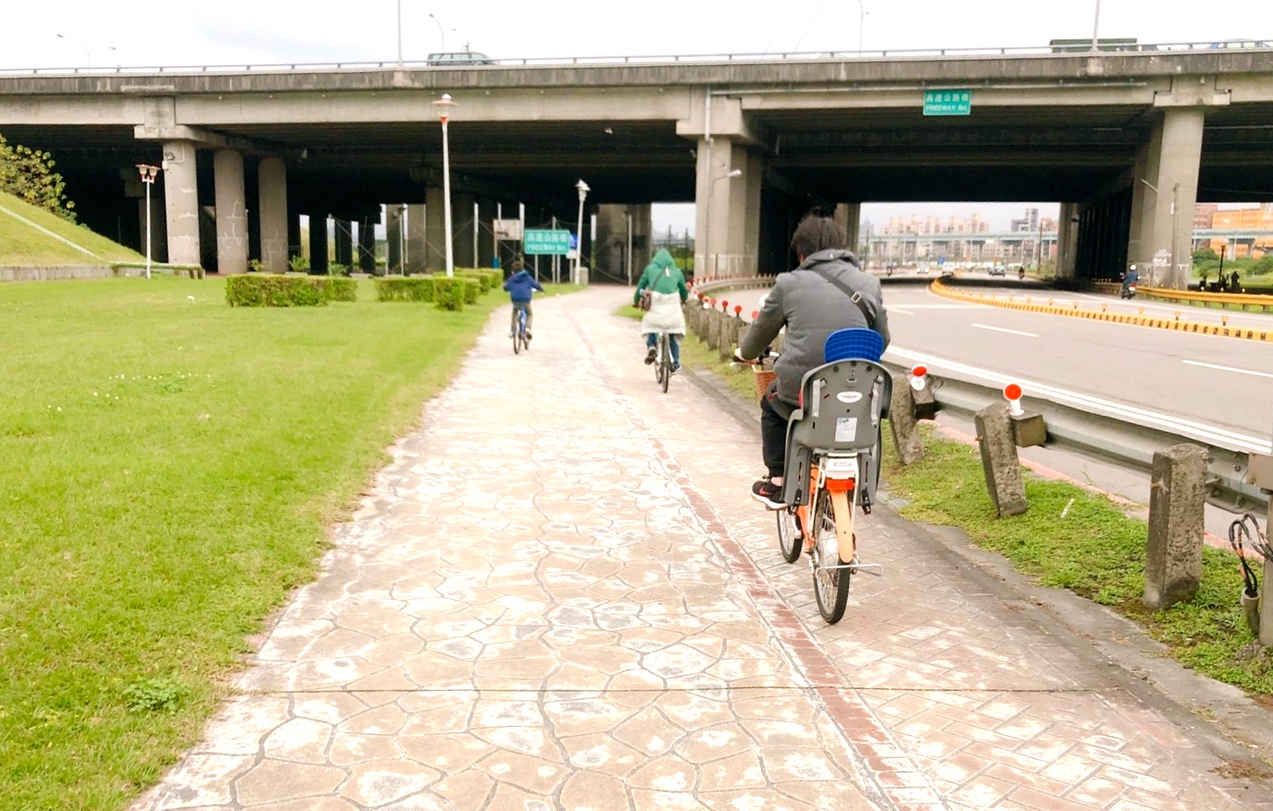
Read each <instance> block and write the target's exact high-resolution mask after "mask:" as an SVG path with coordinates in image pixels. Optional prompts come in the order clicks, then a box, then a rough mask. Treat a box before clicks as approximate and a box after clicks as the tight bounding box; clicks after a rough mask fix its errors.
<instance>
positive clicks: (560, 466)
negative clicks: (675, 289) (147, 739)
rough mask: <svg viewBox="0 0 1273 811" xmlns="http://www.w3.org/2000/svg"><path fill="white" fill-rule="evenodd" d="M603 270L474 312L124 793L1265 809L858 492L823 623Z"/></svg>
mask: <svg viewBox="0 0 1273 811" xmlns="http://www.w3.org/2000/svg"><path fill="white" fill-rule="evenodd" d="M624 300H625V293H624V292H623V291H622V290H620V289H614V288H610V289H606V288H599V289H594V290H591V291H589V292H587V293H583V294H577V295H572V296H567V297H562V298H557V299H547V300H543V301H541V302H539V303H537V304H536V319H535V322H536V327H537V329H536V338H535V340H534V347H533V349H532V350H531V351H530V352H529V353H524V354H523V355H521V356H514V355H513V353H512V352H511V347H510V346H509V341H508V339H507V338H506V337H505V335H504V332H503V329H504V326H503V325H504V324H506V323H507V318H506V317H505V314H504V313H497V314H496V315H495V316H494V317H493V319H492V321H491V325H490V326H489V327H488V329H487V331H486V332H485V334H484V335H483V336H482V338H481V339H480V341H479V344H478V346H477V348H476V349H475V351H474V352H473V353H472V354H471V356H470V357H469V359H468V360H467V362H466V363H465V366H464V368H463V370H462V372H461V373H460V374H459V375H458V377H457V378H456V380H455V381H454V383H453V385H452V386H451V387H450V388H449V389H448V390H447V391H446V392H445V393H444V394H442V395H441V396H440V397H438V398H437V399H436V400H434V401H433V402H431V403H429V404H428V406H427V407H426V410H425V414H424V418H423V422H422V424H421V427H420V429H419V431H418V432H416V433H414V434H412V435H411V436H409V437H407V438H406V439H404V440H403V441H402V442H401V443H400V444H399V445H398V446H396V447H395V448H394V449H393V455H394V461H393V462H392V463H391V464H390V465H389V466H388V467H387V468H386V469H385V470H383V471H382V472H381V474H380V475H379V477H378V478H377V481H376V484H375V487H374V490H373V493H372V495H371V496H370V497H368V499H367V500H366V502H365V503H364V506H363V507H362V509H361V510H359V512H358V513H357V514H356V515H354V516H353V517H352V520H351V521H350V522H348V523H346V524H344V525H342V526H341V527H340V528H338V530H337V531H336V533H335V548H334V549H333V550H332V551H331V552H330V553H329V554H328V556H327V558H326V560H325V567H324V572H323V574H322V575H321V577H320V578H319V579H318V580H317V581H316V582H315V583H313V584H312V585H310V586H308V587H306V588H304V589H302V590H300V591H299V592H298V593H297V595H296V596H295V598H294V600H293V601H292V602H291V604H290V605H289V606H288V607H287V609H286V610H285V611H283V612H282V614H281V616H280V617H279V618H278V620H277V622H276V624H275V625H274V627H273V628H272V629H271V630H270V632H269V634H268V635H267V637H266V639H265V641H264V643H263V645H262V647H261V649H260V651H259V654H258V655H257V656H256V657H255V661H254V662H253V664H252V666H251V668H250V669H249V670H247V671H245V672H244V673H243V674H242V675H241V677H240V678H239V679H238V681H237V685H236V686H237V688H238V695H237V696H236V697H235V698H234V699H233V700H232V701H230V702H229V704H228V705H227V706H226V707H225V708H224V710H223V711H222V712H221V713H220V714H219V715H218V716H217V717H216V718H215V719H214V720H213V721H212V722H211V723H210V724H209V725H208V727H207V729H206V731H205V735H204V739H203V741H202V742H201V743H200V744H199V745H197V746H196V747H195V748H194V749H193V750H191V751H190V752H189V753H188V754H187V756H186V757H185V759H184V760H183V761H182V762H181V763H180V764H179V765H178V766H177V767H175V768H174V769H173V770H172V771H171V773H170V774H168V775H167V776H166V777H165V779H164V780H163V782H162V783H161V784H160V785H158V786H156V787H155V788H154V790H152V791H151V792H149V793H148V794H147V795H146V796H144V797H143V798H141V799H140V800H139V801H138V802H137V803H136V804H135V805H134V806H133V808H134V811H171V810H173V809H200V810H201V811H212V810H213V809H216V811H239V809H252V810H253V811H257V810H258V809H259V810H260V811H266V810H267V809H268V811H302V809H304V810H306V811H308V810H309V809H313V810H314V811H353V810H354V809H391V810H392V811H433V810H434V809H446V810H447V811H468V810H469V809H472V810H473V811H477V810H478V809H483V810H485V809H489V810H490V811H503V809H517V810H518V811H547V809H572V810H573V809H596V811H610V809H641V810H642V811H644V810H645V809H710V810H711V811H716V810H717V809H719V810H720V811H761V809H765V810H768V809H774V810H775V811H776V810H777V809H791V810H792V811H798V810H803V809H815V808H816V809H846V810H849V811H852V810H854V809H907V810H909V809H916V810H917V811H918V810H920V809H966V808H995V809H1071V808H1072V809H1080V808H1084V809H1092V808H1098V809H1110V811H1115V810H1117V811H1133V809H1237V808H1270V809H1273V801H1270V799H1269V794H1268V792H1267V790H1266V789H1265V788H1264V787H1262V786H1261V785H1260V784H1258V783H1255V784H1252V783H1249V782H1246V781H1243V780H1240V779H1234V778H1228V777H1225V776H1223V775H1224V774H1226V773H1229V772H1226V771H1225V769H1226V765H1227V764H1226V762H1225V760H1224V759H1223V758H1222V757H1220V756H1218V755H1216V754H1214V753H1213V752H1212V751H1211V750H1210V749H1209V748H1208V747H1206V746H1204V745H1202V744H1200V743H1199V742H1198V741H1197V740H1196V736H1192V735H1191V734H1190V729H1189V728H1188V727H1185V726H1179V725H1176V724H1174V723H1173V722H1172V721H1171V720H1169V719H1168V717H1166V716H1165V715H1164V714H1162V713H1160V712H1159V711H1158V710H1156V709H1154V708H1153V707H1151V706H1148V705H1146V704H1144V703H1142V702H1141V701H1139V700H1138V699H1137V698H1136V697H1135V696H1133V695H1132V694H1131V693H1129V692H1128V691H1126V690H1124V689H1122V688H1121V687H1120V686H1119V684H1118V682H1117V680H1116V679H1114V678H1112V677H1111V676H1110V674H1108V673H1107V672H1105V671H1104V670H1102V669H1101V667H1100V666H1099V665H1098V664H1093V663H1092V659H1091V657H1086V656H1084V655H1083V654H1082V651H1081V650H1075V649H1074V647H1073V646H1072V645H1069V644H1067V643H1065V642H1064V641H1062V640H1060V639H1058V638H1056V637H1055V636H1054V635H1052V634H1050V633H1049V632H1048V630H1047V627H1046V625H1045V624H1041V623H1040V621H1039V619H1038V617H1037V612H1036V611H1035V610H1034V609H1033V607H1032V606H1030V605H1029V604H1028V603H1026V602H1025V601H1012V600H1005V599H1004V598H1003V596H1002V595H1001V594H999V593H997V592H995V591H994V590H988V589H985V588H982V587H981V586H979V585H978V581H976V580H975V579H970V578H968V577H967V576H966V575H965V573H963V572H961V571H960V567H959V566H958V565H954V564H952V563H951V562H950V561H949V559H948V558H947V557H944V556H942V555H940V554H938V553H937V552H935V551H934V545H933V543H932V541H931V539H927V540H926V539H925V537H924V536H923V533H922V532H920V531H918V530H917V529H916V528H914V527H912V526H910V525H908V524H906V523H905V522H903V521H901V520H900V519H898V518H897V517H896V516H895V515H892V514H891V513H890V512H889V511H888V510H887V509H884V508H881V509H877V510H876V511H875V514H874V515H873V516H871V517H869V518H867V519H866V521H865V523H864V524H863V525H862V530H861V532H860V537H861V538H863V547H864V549H863V557H864V559H867V560H869V561H873V562H879V563H883V564H884V570H885V576H884V577H883V578H880V579H876V578H871V577H861V576H860V577H858V578H855V580H854V582H853V591H852V593H851V595H850V607H849V611H848V613H847V615H846V617H845V619H844V620H843V621H842V622H841V623H840V624H839V625H837V626H834V627H827V626H825V625H824V624H823V623H822V622H821V620H820V619H819V617H818V614H817V609H816V607H815V606H814V604H813V596H812V590H811V586H810V581H809V576H808V569H807V566H806V565H804V564H803V562H801V563H800V564H796V565H792V566H788V565H787V564H785V563H784V562H782V560H781V558H780V557H779V556H778V554H777V549H776V543H775V539H774V527H773V519H772V517H771V516H770V515H769V514H767V513H765V512H764V511H763V510H761V509H760V508H759V507H758V506H757V505H755V503H754V502H752V501H751V500H750V499H749V498H748V497H747V488H748V485H749V483H750V481H751V480H752V479H753V478H754V475H755V473H756V472H757V470H758V468H759V465H758V459H759V443H758V436H757V434H756V432H755V430H754V428H750V427H749V426H747V425H745V424H743V423H740V422H739V420H737V419H735V418H734V417H732V416H727V415H724V414H723V413H722V407H721V404H720V402H719V401H718V400H717V399H715V398H713V397H712V396H710V394H709V393H706V392H705V391H704V390H703V389H702V388H701V387H700V386H696V385H693V383H692V381H691V380H689V379H688V377H682V376H678V377H677V378H674V379H673V381H672V387H671V391H670V392H669V393H668V394H666V395H665V394H662V393H661V392H659V390H658V388H657V387H656V386H655V383H654V379H653V374H652V373H651V371H650V369H649V367H646V366H644V365H643V364H642V363H641V361H640V358H641V356H642V355H643V352H642V347H641V346H640V344H639V342H638V340H637V338H636V335H635V332H636V325H635V324H634V323H633V322H629V321H626V320H621V319H617V318H614V317H613V316H611V312H612V311H613V310H614V309H615V308H617V307H618V306H619V305H620V304H621V303H623V301H624Z"/></svg>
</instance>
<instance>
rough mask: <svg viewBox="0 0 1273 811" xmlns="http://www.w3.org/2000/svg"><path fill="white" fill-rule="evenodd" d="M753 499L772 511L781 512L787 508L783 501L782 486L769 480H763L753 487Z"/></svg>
mask: <svg viewBox="0 0 1273 811" xmlns="http://www.w3.org/2000/svg"><path fill="white" fill-rule="evenodd" d="M751 497H752V498H754V499H756V500H757V501H759V502H760V503H761V504H764V505H765V507H766V508H767V509H770V510H781V509H782V508H783V507H786V506H787V505H786V504H785V503H784V502H783V500H782V485H780V484H774V483H773V482H771V481H769V480H768V479H761V480H760V481H758V482H756V483H755V484H753V485H752V486H751Z"/></svg>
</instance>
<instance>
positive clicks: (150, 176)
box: [137, 163, 159, 279]
mask: <svg viewBox="0 0 1273 811" xmlns="http://www.w3.org/2000/svg"><path fill="white" fill-rule="evenodd" d="M137 172H138V173H139V174H140V175H141V182H142V183H145V184H146V278H147V279H149V278H150V187H151V186H153V185H155V176H156V175H158V174H159V167H158V166H151V165H149V164H145V163H139V164H137Z"/></svg>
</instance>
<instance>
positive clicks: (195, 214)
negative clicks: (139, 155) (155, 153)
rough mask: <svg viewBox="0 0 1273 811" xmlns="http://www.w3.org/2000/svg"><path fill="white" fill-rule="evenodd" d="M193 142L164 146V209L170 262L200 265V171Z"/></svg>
mask: <svg viewBox="0 0 1273 811" xmlns="http://www.w3.org/2000/svg"><path fill="white" fill-rule="evenodd" d="M195 155H196V150H195V145H194V143H192V142H190V141H165V142H164V165H163V177H164V209H165V212H166V214H167V230H168V261H169V262H171V263H173V264H175V265H197V264H199V258H200V254H199V171H198V168H197V166H196V163H197V162H196V160H195Z"/></svg>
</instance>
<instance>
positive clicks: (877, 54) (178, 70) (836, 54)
mask: <svg viewBox="0 0 1273 811" xmlns="http://www.w3.org/2000/svg"><path fill="white" fill-rule="evenodd" d="M1268 42H1269V41H1266V40H1261V39H1251V40H1243V42H1242V43H1241V44H1242V45H1243V46H1244V47H1242V48H1241V50H1244V51H1252V50H1254V51H1262V50H1269V49H1270V46H1269V45H1268ZM1257 43H1258V44H1259V45H1262V46H1263V47H1258V46H1257ZM1235 49H1237V46H1236V45H1235V44H1233V43H1225V42H1167V43H1134V44H1128V45H1120V46H1118V47H1110V46H1107V45H1106V44H1105V43H1103V42H1102V43H1101V47H1100V50H1099V53H1097V52H1093V51H1090V50H1077V51H1076V50H1073V49H1071V48H1063V49H1058V48H1056V47H1054V46H1051V45H1021V46H1008V47H999V48H994V47H989V48H899V49H889V50H880V51H867V50H863V51H801V52H793V53H742V54H679V55H678V54H666V55H647V56H559V57H552V56H548V57H530V58H517V59H491V60H490V64H486V65H480V64H445V65H440V64H431V63H429V62H428V61H427V60H426V61H420V60H413V61H403V62H398V61H396V60H384V61H379V62H374V61H353V60H350V61H341V62H309V63H305V62H291V63H288V62H275V63H265V64H246V63H239V64H230V65H175V66H173V65H168V66H149V67H141V66H138V67H132V66H121V65H115V66H113V67H100V66H99V67H61V68H0V76H48V75H58V74H96V75H101V74H127V75H147V74H164V75H172V74H189V73H281V72H289V73H291V72H302V73H314V72H323V71H351V72H353V71H372V70H394V69H397V68H404V69H410V70H418V69H421V68H428V69H430V70H489V69H490V68H499V67H538V66H545V67H551V66H555V65H583V66H598V67H604V66H606V65H633V64H637V65H640V64H648V65H658V64H668V63H671V64H701V63H709V64H710V63H722V62H724V63H729V62H791V61H802V62H808V61H816V60H843V59H856V60H867V59H889V60H893V59H950V58H952V57H953V58H959V57H967V58H976V57H986V56H992V57H993V56H1047V57H1057V56H1070V57H1089V56H1094V55H1099V56H1129V55H1135V54H1138V53H1145V54H1149V55H1152V54H1154V53H1159V52H1163V51H1203V52H1206V51H1217V50H1219V51H1231V50H1235Z"/></svg>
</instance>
